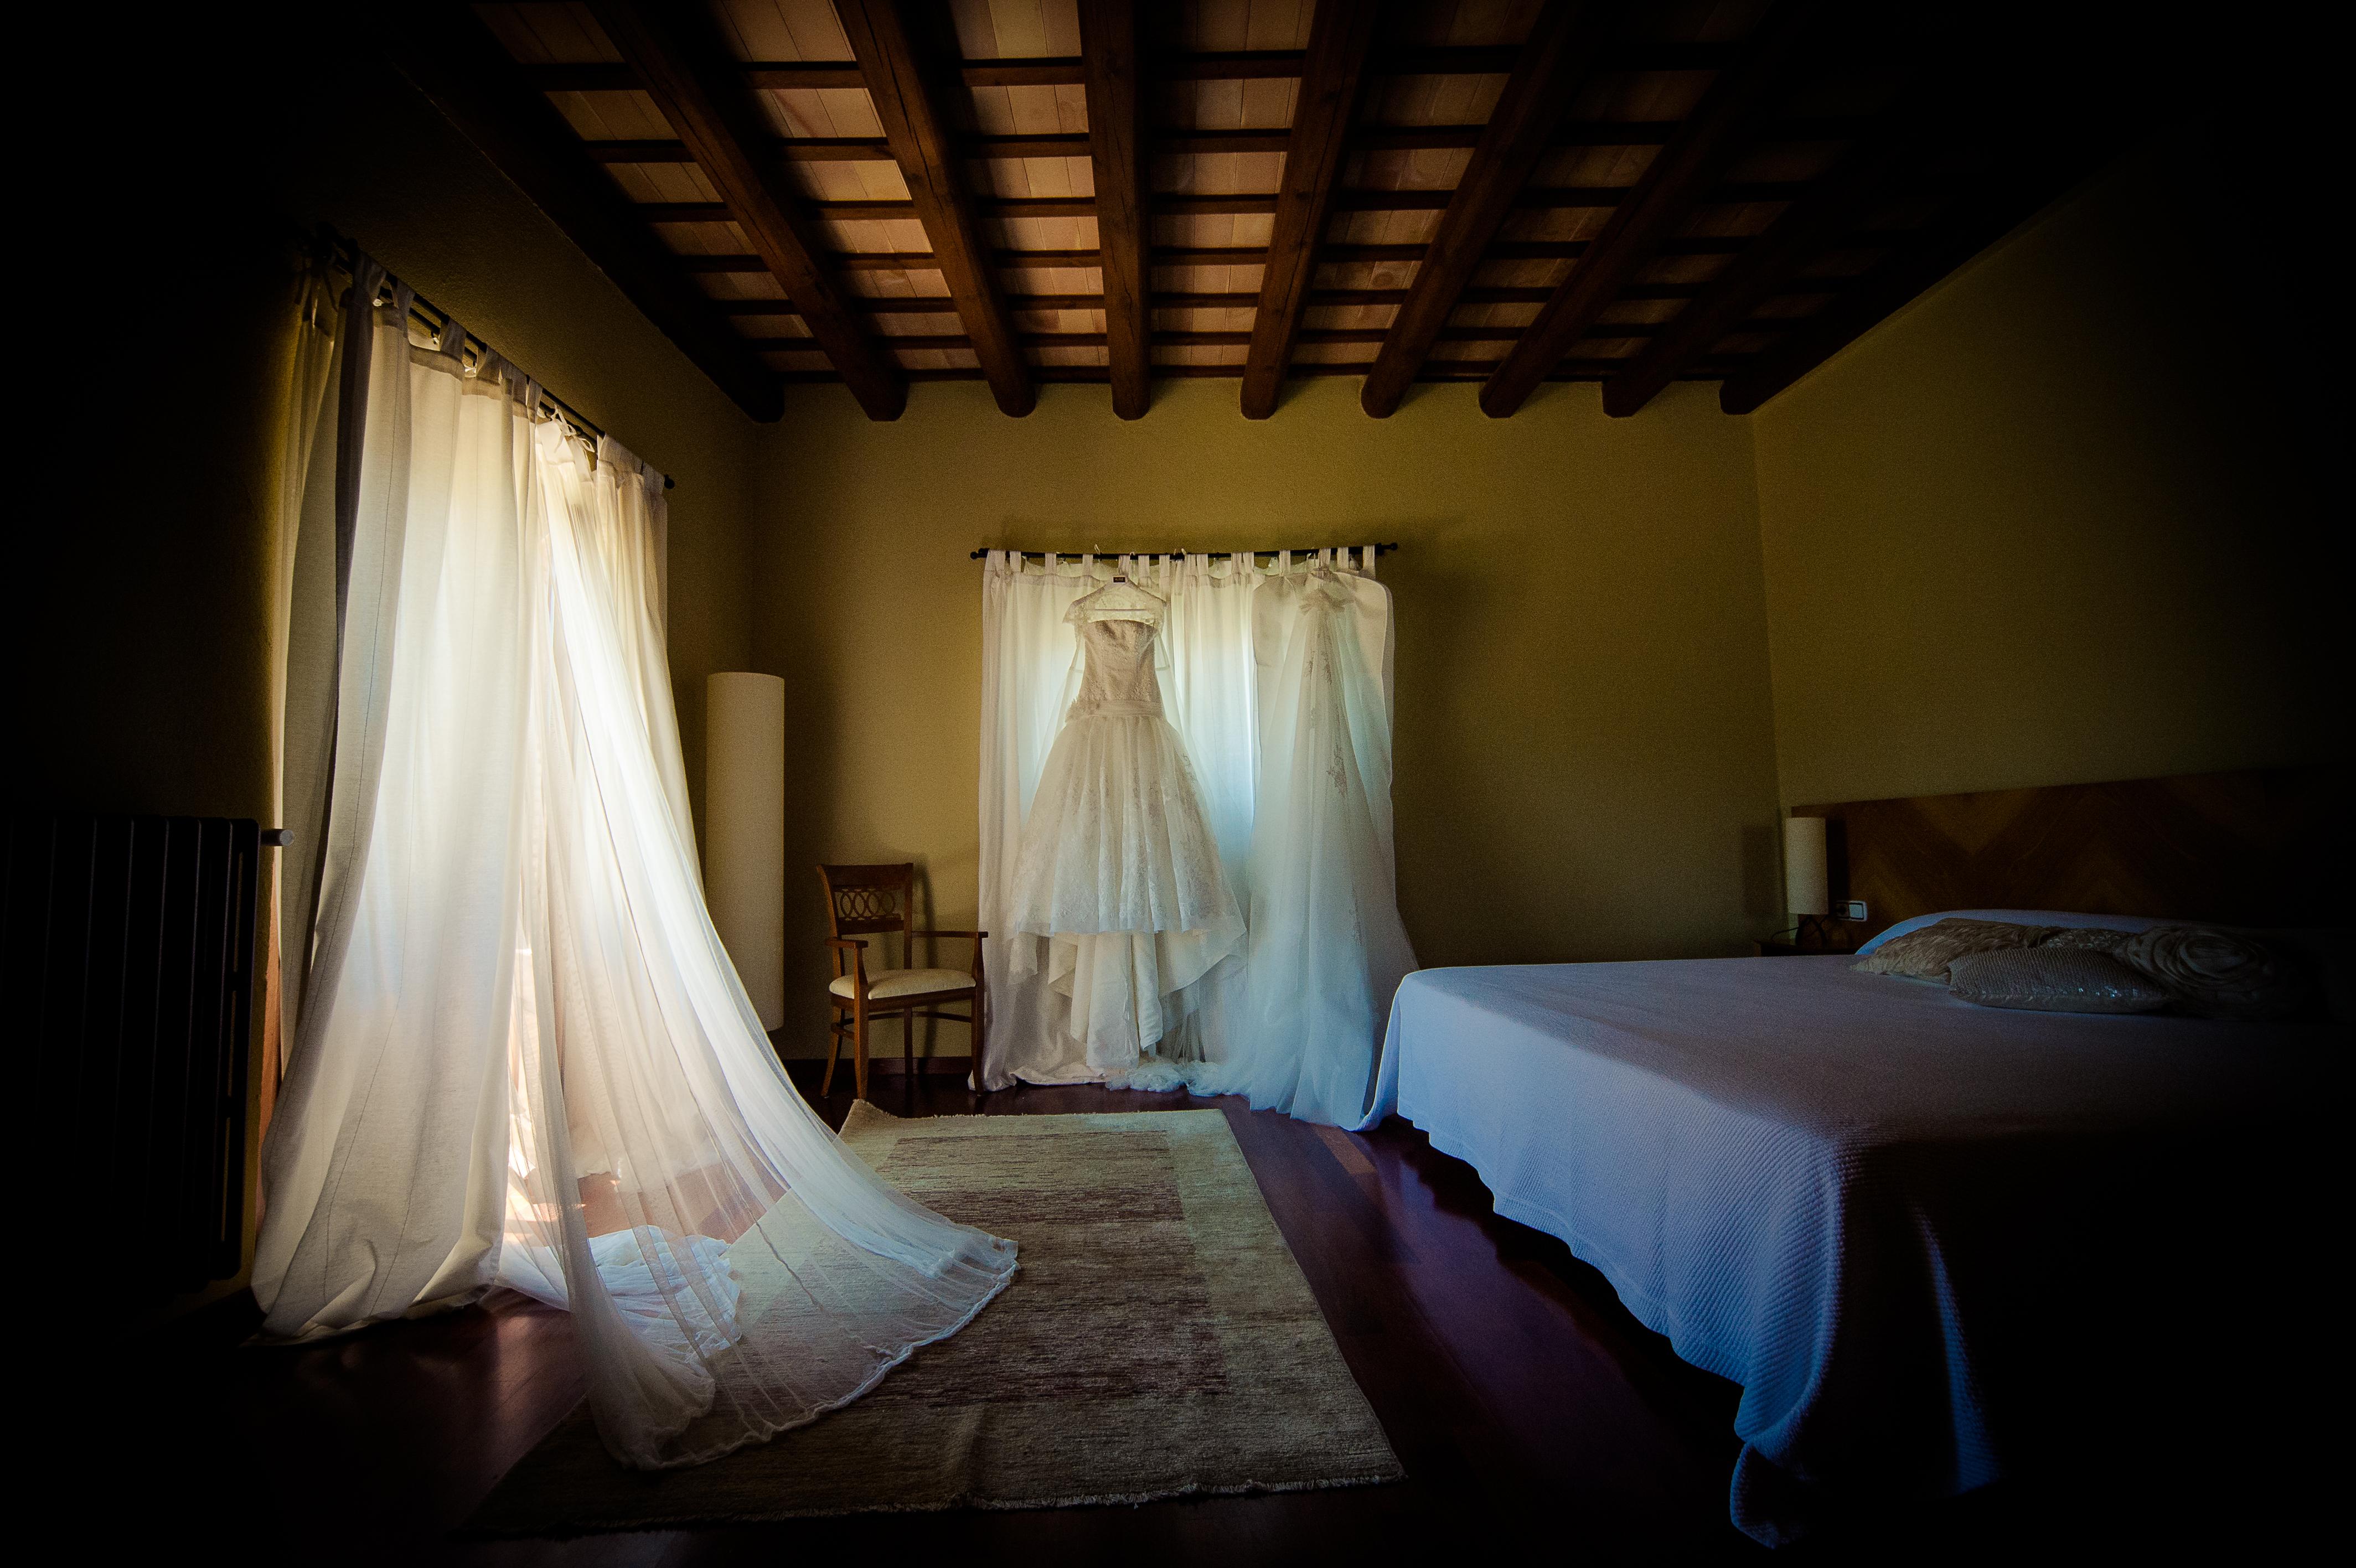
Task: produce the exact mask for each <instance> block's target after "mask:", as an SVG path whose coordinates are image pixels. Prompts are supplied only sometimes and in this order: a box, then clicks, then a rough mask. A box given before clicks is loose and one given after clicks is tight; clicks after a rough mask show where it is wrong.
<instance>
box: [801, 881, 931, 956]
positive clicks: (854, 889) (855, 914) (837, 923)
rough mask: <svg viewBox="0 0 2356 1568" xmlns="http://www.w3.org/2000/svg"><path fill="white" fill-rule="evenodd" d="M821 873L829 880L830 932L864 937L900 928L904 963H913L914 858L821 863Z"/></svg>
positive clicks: (827, 882) (828, 910)
mask: <svg viewBox="0 0 2356 1568" xmlns="http://www.w3.org/2000/svg"><path fill="white" fill-rule="evenodd" d="M818 874H819V877H820V878H822V879H824V880H825V882H826V918H827V921H828V923H829V925H830V934H832V935H835V936H863V935H866V934H868V933H871V932H879V931H881V932H891V931H896V932H898V933H900V954H901V962H902V963H904V964H905V963H909V962H912V960H911V959H910V958H909V956H908V955H909V953H910V948H909V940H910V939H909V934H908V933H909V932H910V930H911V929H912V928H914V926H915V925H916V862H915V861H914V860H910V861H907V862H905V864H902V865H897V866H820V867H819V869H818ZM877 966H878V967H880V966H881V965H877Z"/></svg>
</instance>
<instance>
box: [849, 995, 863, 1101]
mask: <svg viewBox="0 0 2356 1568" xmlns="http://www.w3.org/2000/svg"><path fill="white" fill-rule="evenodd" d="M851 1052H852V1055H851V1076H852V1078H853V1079H854V1080H856V1082H857V1083H858V1087H859V1097H860V1098H861V1099H862V1100H864V1099H865V1098H867V1013H866V1010H865V1009H864V1008H862V1009H861V1010H860V1011H859V1012H857V1013H855V1014H853V1015H852V1017H851Z"/></svg>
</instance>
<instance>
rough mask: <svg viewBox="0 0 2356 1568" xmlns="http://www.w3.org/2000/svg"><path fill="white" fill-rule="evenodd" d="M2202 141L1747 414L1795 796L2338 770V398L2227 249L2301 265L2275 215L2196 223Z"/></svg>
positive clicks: (2242, 170) (2124, 168) (2153, 164)
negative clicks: (2319, 393)
mask: <svg viewBox="0 0 2356 1568" xmlns="http://www.w3.org/2000/svg"><path fill="white" fill-rule="evenodd" d="M2218 146H2219V144H2218V143H2217V141H2216V140H2215V137H2214V135H2213V133H2211V131H2209V130H2207V129H2200V130H2199V134H2197V135H2188V136H2187V137H2185V138H2182V139H2179V140H2178V141H2175V142H2172V143H2169V144H2163V145H2160V146H2157V147H2154V148H2151V149H2149V150H2147V151H2145V152H2143V153H2141V154H2139V155H2136V156H2133V157H2130V158H2128V159H2127V160H2126V161H2125V162H2123V163H2121V164H2120V165H2117V166H2115V167H2114V168H2112V169H2110V170H2109V171H2107V172H2106V173H2104V174H2103V175H2102V176H2099V177H2098V178H2096V179H2095V180H2094V181H2093V182H2092V183H2091V184H2090V185H2089V186H2088V187H2085V188H2084V189H2083V190H2081V191H2080V192H2078V193H2077V194H2076V195H2075V196H2073V197H2072V198H2071V199H2069V200H2067V201H2065V202H2062V203H2061V204H2060V205H2058V206H2057V207H2055V208H2051V209H2049V210H2048V211H2047V212H2046V213H2044V214H2043V215H2041V216H2040V218H2039V219H2037V220H2036V221H2034V222H2033V223H2031V224H2030V225H2029V226H2028V227H2027V228H2026V229H2024V230H2023V231H2022V232H2020V233H2019V234H2017V235H2016V236H2014V237H2013V238H2012V239H2011V240H2009V241H2008V243H2006V244H2004V245H2001V246H1999V247H1997V248H1996V249H1995V250H1993V251H1990V252H1989V253H1987V254H1986V255H1984V256H1983V257H1981V258H1980V259H1979V261H1977V262H1976V263H1975V264H1973V265H1972V266H1970V267H1968V268H1966V269H1965V270H1964V271H1963V272H1960V273H1958V274H1957V275H1955V276H1954V277H1952V278H1950V279H1949V280H1948V281H1947V282H1946V283H1944V284H1943V285H1942V286H1941V287H1939V288H1937V289H1934V290H1933V291H1932V292H1931V293H1929V294H1928V295H1926V296H1925V297H1924V298H1922V299H1921V300H1919V301H1917V302H1916V303H1915V304H1914V305H1913V306H1912V307H1911V308H1910V309H1909V310H1907V311H1906V312H1905V313H1903V314H1902V315H1900V316H1899V317H1897V318H1894V319H1893V320H1891V321H1890V322H1887V323H1885V324H1884V325H1882V326H1880V327H1879V329H1877V330H1876V331H1875V332H1873V333H1871V334H1870V335H1869V336H1866V337H1865V338H1863V339H1861V340H1860V341H1859V342H1858V343H1857V344H1855V345H1853V346H1852V347H1850V348H1849V349H1847V351H1846V352H1845V353H1843V354H1842V355H1840V356H1839V357H1837V358H1835V359H1834V360H1832V361H1831V362H1830V363H1829V364H1827V365H1826V366H1825V367H1824V368H1821V369H1819V370H1818V371H1817V372H1816V373H1815V375H1814V376H1812V377H1810V378H1809V379H1806V380H1805V381H1803V382H1802V383H1800V384H1799V385H1798V386H1796V387H1794V389H1791V390H1789V391H1787V392H1785V393H1784V394H1783V396H1782V397H1780V398H1778V399H1776V400H1774V401H1772V402H1771V403H1769V404H1768V405H1767V406H1766V407H1765V408H1763V409H1762V410H1761V411H1759V412H1758V413H1757V414H1756V415H1754V416H1752V419H1751V423H1752V425H1753V427H1754V441H1755V444H1756V448H1757V452H1758V464H1759V510H1760V528H1761V538H1762V546H1763V553H1764V557H1765V568H1766V581H1767V606H1768V635H1769V644H1770V646H1771V648H1772V657H1773V667H1774V690H1775V732H1776V741H1777V752H1778V763H1779V766H1780V771H1781V776H1782V791H1783V799H1784V801H1785V803H1786V804H1792V805H1797V804H1804V803H1809V802H1820V801H1837V800H1858V799H1875V798H1880V797H1884V796H1890V795H1929V794H1939V793H1944V792H1947V791H1954V790H1970V789H1992V788H2008V787H2014V786H2022V785H2031V784H2069V783H2091V782H2095V781H2099V780H2104V779H2119V778H2139V777H2148V776H2154V775H2160V774H2167V773H2198V772H2206V771H2210V770H2222V769H2231V768H2243V767H2254V766H2262V765H2267V764H2275V763H2298V762H2309V761H2317V760H2322V759H2324V758H2326V757H2328V756H2331V755H2335V754H2344V753H2345V750H2346V747H2347V742H2348V735H2349V731H2348V712H2349V704H2348V702H2347V700H2346V690H2345V683H2346V679H2347V675H2346V672H2347V670H2348V669H2349V667H2350V666H2351V648H2350V645H2349V633H2348V623H2347V618H2346V613H2345V610H2344V604H2345V602H2346V596H2347V590H2346V583H2347V577H2346V575H2345V572H2346V559H2345V555H2344V549H2345V547H2344V545H2342V546H2340V549H2339V551H2337V552H2334V551H2331V550H2327V549H2326V548H2325V545H2324V543H2323V539H2322V535H2323V531H2324V529H2325V528H2326V527H2327V525H2329V527H2331V528H2334V529H2335V530H2336V529H2338V528H2343V527H2344V512H2345V506H2344V504H2342V505H2340V507H2337V508H2335V510H2336V511H2337V512H2338V513H2340V514H2342V517H2340V518H2338V519H2333V518H2327V517H2326V514H2325V511H2324V508H2323V504H2322V502H2321V501H2320V499H2319V488H2318V487H2317V486H2316V485H2315V484H2314V483H2313V482H2312V480H2311V478H2310V475H2311V474H2312V472H2313V469H2314V465H2315V464H2316V462H2317V459H2318V458H2319V455H2320V454H2319V452H2318V451H2316V450H2315V446H2314V436H2313V432H2314V429H2315V425H2316V423H2317V422H2319V421H2311V420H2310V419H2309V418H2308V415H2309V414H2310V413H2312V412H2315V411H2320V410H2321V409H2322V408H2324V407H2325V406H2327V405H2326V404H2323V403H2311V404H2310V402H2309V399H2310V397H2311V393H2310V390H2309V389H2308V388H2307V387H2306V386H2305V385H2303V384H2302V381H2301V379H2300V369H2299V368H2298V367H2297V366H2295V365H2294V366H2291V367H2284V366H2281V365H2279V364H2278V363H2276V361H2275V360H2274V359H2273V358H2272V357H2270V356H2269V354H2268V352H2267V351H2266V346H2265V344H2264V343H2262V342H2260V341H2257V337H2258V335H2259V334H2261V333H2273V332H2274V331H2275V330H2276V326H2277V324H2278V323H2279V322H2280V321H2282V320H2284V319H2286V318H2283V317H2280V316H2278V315H2277V314H2276V302H2275V301H2274V300H2273V299H2272V295H2273V294H2274V293H2275V292H2276V289H2277V288H2278V287H2279V286H2280V283H2279V280H2275V281H2273V286H2269V280H2267V279H2266V278H2265V277H2264V276H2263V275H2260V276H2257V277H2253V276H2251V275H2249V274H2248V273H2247V272H2244V271H2243V270H2241V269H2239V268H2237V267H2236V265H2235V263H2234V257H2235V256H2236V254H2237V253H2249V252H2251V251H2254V252H2255V253H2257V254H2258V255H2259V256H2261V257H2262V258H2265V259H2268V260H2273V261H2276V264H2278V265H2286V266H2289V267H2291V268H2292V269H2293V270H2294V271H2295V270H2296V268H2297V261H2295V259H2292V257H2291V256H2287V255H2286V254H2284V253H2282V252H2276V251H2273V249H2272V247H2271V246H2269V245H2267V244H2265V243H2262V242H2258V241H2256V240H2254V235H2253V229H2252V225H2253V223H2254V222H2257V221H2260V220H2262V219H2265V218H2266V217H2269V216H2274V217H2278V216H2279V209H2270V208H2265V207H2264V206H2261V208H2260V210H2257V211H2254V212H2251V213H2248V214H2244V213H2241V212H2238V211H2236V210H2234V209H2233V208H2227V209H2225V210H2222V211H2204V212H2201V213H2200V214H2197V215H2196V214H2192V213H2190V212H2189V211H2188V209H2187V208H2186V207H2185V204H2184V201H2183V197H2182V193H2183V191H2184V189H2185V188H2186V183H2185V182H2186V181H2187V180H2188V179H2190V180H2192V181H2194V182H2195V183H2200V182H2201V180H2202V178H2203V176H2204V175H2207V174H2211V173H2213V174H2215V175H2216V176H2217V177H2216V178H2215V180H2214V181H2213V186H2214V188H2217V189H2219V190H2220V191H2225V190H2233V189H2242V188H2245V186H2244V181H2245V176H2246V170H2247V169H2249V168H2250V167H2253V166H2254V164H2244V163H2241V162H2239V161H2237V160H2235V159H2233V157H2232V156H2231V155H2230V154H2227V155H2225V156H2224V157H2222V158H2217V157H2215V156H2213V155H2214V154H2215V152H2216V150H2217V147H2218ZM2218 162H2222V163H2226V164H2230V165H2233V167H2232V169H2231V170H2230V171H2228V170H2222V169H2212V168H2211V165H2212V163H2218ZM2284 347H2290V348H2291V349H2292V350H2293V351H2294V353H2296V354H2298V355H2300V356H2302V357H2305V356H2308V355H2309V354H2311V346H2308V345H2300V344H2289V343H2286V344H2285V345H2284ZM2331 439H2333V440H2335V441H2336V440H2337V439H2339V437H2338V436H2337V434H2336V432H2335V433H2334V434H2333V436H2332V438H2331ZM2335 553H2336V554H2337V557H2338V559H2336V560H2335V559H2333V557H2334V555H2335Z"/></svg>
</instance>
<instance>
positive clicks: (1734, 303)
mask: <svg viewBox="0 0 2356 1568" xmlns="http://www.w3.org/2000/svg"><path fill="white" fill-rule="evenodd" d="M1929 119H1930V115H1929V114H1928V113H1927V112H1926V106H1925V103H1924V101H1923V100H1922V98H1921V97H1919V96H1917V95H1915V94H1912V93H1909V94H1907V95H1903V96H1902V97H1901V104H1900V106H1899V107H1898V108H1896V109H1894V110H1892V111H1891V112H1890V113H1889V114H1888V115H1886V116H1885V117H1884V120H1883V123H1881V124H1880V125H1879V126H1878V127H1876V129H1875V131H1874V133H1870V134H1868V135H1866V136H1863V137H1860V138H1859V139H1858V142H1857V143H1856V144H1854V145H1853V146H1851V147H1850V148H1849V150H1848V151H1847V153H1846V154H1845V155H1843V156H1842V158H1841V161H1840V162H1839V163H1838V164H1837V165H1834V167H1833V169H1832V171H1831V172H1830V173H1829V174H1827V175H1826V176H1825V178H1824V179H1823V180H1822V181H1820V182H1818V183H1817V184H1816V185H1815V187H1813V188H1812V189H1810V190H1809V192H1808V193H1807V194H1806V195H1805V196H1804V197H1801V198H1800V199H1799V200H1797V201H1795V202H1794V203H1793V204H1792V205H1791V206H1790V207H1788V208H1785V209H1784V210H1783V213H1782V215H1781V216H1779V217H1778V218H1777V219H1775V221H1774V222H1773V223H1772V224H1770V225H1769V226H1768V229H1767V231H1766V232H1765V233H1764V234H1762V235H1761V236H1760V237H1759V238H1758V239H1757V240H1753V241H1752V242H1751V244H1750V246H1748V247H1747V248H1746V249H1745V250H1744V251H1743V252H1742V254H1740V256H1737V257H1736V258H1735V259H1734V260H1733V261H1732V262H1730V264H1729V265H1728V266H1727V268H1726V270H1725V271H1724V272H1720V273H1719V275H1718V277H1717V278H1716V279H1714V280H1713V281H1712V282H1711V283H1710V285H1709V287H1708V288H1707V289H1705V290H1703V291H1702V293H1700V294H1699V295H1698V296H1697V298H1696V299H1695V300H1694V302H1693V303H1692V304H1689V305H1687V307H1686V308H1685V309H1684V310H1683V311H1681V312H1679V313H1678V315H1677V317H1676V320H1675V321H1673V322H1671V323H1670V324H1669V326H1668V329H1667V330H1666V331H1665V332H1663V333H1662V334H1661V335H1660V336H1656V337H1655V338H1654V339H1653V342H1652V344H1651V346H1650V347H1647V348H1646V349H1645V350H1644V353H1643V354H1642V355H1641V356H1639V357H1637V359H1636V361H1635V363H1634V364H1633V365H1631V366H1629V367H1628V368H1627V369H1626V370H1624V371H1622V372H1621V373H1620V374H1619V375H1617V376H1614V377H1613V378H1612V379H1611V380H1609V381H1607V382H1605V383H1604V386H1603V411H1604V412H1605V413H1607V414H1610V415H1611V416H1612V417H1613V418H1614V419H1625V418H1627V417H1628V416H1630V415H1631V414H1633V413H1635V412H1636V411H1638V410H1640V409H1642V408H1643V407H1644V405H1645V404H1646V403H1648V402H1650V401H1652V400H1653V399H1654V398H1655V397H1656V396H1658V395H1659V394H1660V391H1661V389H1663V388H1665V387H1666V386H1667V385H1668V384H1669V383H1670V382H1671V381H1673V380H1675V379H1676V378H1677V377H1678V376H1680V375H1682V374H1683V373H1684V372H1685V370H1686V369H1687V367H1689V366H1690V365H1692V364H1693V363H1694V362H1696V361H1697V360H1698V359H1700V358H1702V357H1704V356H1705V355H1707V354H1708V353H1709V352H1710V350H1711V349H1712V348H1714V347H1717V345H1718V341H1719V339H1720V338H1722V337H1724V336H1726V335H1727V334H1728V333H1730V332H1734V331H1739V330H1740V329H1741V327H1742V323H1743V318H1744V317H1746V316H1748V315H1750V314H1751V311H1752V310H1754V309H1755V308H1757V307H1758V305H1759V304H1761V303H1762V302H1763V301H1764V300H1766V299H1767V298H1768V297H1769V296H1770V295H1772V294H1773V293H1776V292H1777V291H1778V290H1780V289H1782V288H1783V286H1784V285H1785V284H1787V283H1790V282H1791V280H1792V279H1793V278H1794V276H1796V275H1797V274H1798V272H1799V271H1800V269H1801V268H1803V267H1804V266H1806V265H1807V264H1808V263H1809V262H1811V261H1815V259H1816V258H1817V257H1819V256H1821V255H1823V254H1824V253H1825V252H1826V251H1829V250H1831V249H1832V248H1833V247H1835V246H1836V245H1837V244H1839V243H1840V241H1841V240H1844V239H1845V238H1847V236H1848V235H1849V234H1850V233H1852V232H1854V231H1855V230H1856V229H1857V228H1858V225H1859V224H1860V223H1861V222H1862V221H1863V220H1864V219H1866V218H1867V217H1868V216H1869V213H1870V211H1871V208H1872V207H1873V204H1874V203H1875V202H1876V201H1878V200H1881V199H1883V198H1885V197H1887V195H1888V193H1889V191H1890V186H1891V182H1892V180H1893V179H1894V178H1895V177H1896V176H1898V174H1899V173H1900V172H1901V170H1902V169H1904V168H1905V167H1906V165H1908V164H1909V163H1910V162H1912V161H1913V160H1915V159H1917V158H1919V157H1921V156H1922V154H1923V151H1924V147H1923V140H1924V135H1925V133H1927V132H1928V131H1929V130H1930V129H1931V127H1930V125H1929V123H1928V121H1929ZM1623 293H1624V291H1623Z"/></svg>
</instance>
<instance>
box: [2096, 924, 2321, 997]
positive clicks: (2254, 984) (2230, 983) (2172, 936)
mask: <svg viewBox="0 0 2356 1568" xmlns="http://www.w3.org/2000/svg"><path fill="white" fill-rule="evenodd" d="M2118 956H2119V958H2120V959H2121V960H2122V961H2123V962H2125V963H2127V964H2131V965H2134V966H2135V967H2136V968H2137V969H2140V970H2142V971H2143V972H2144V973H2145V974H2146V975H2147V976H2150V977H2151V978H2152V979H2154V980H2157V981H2158V982H2159V984H2161V985H2163V986H2165V987H2168V988H2169V990H2170V991H2173V992H2174V993H2175V994H2176V998H2177V1002H2178V1004H2179V1007H2180V1008H2182V1010H2184V1011H2185V1012H2188V1013H2195V1014H2198V1015H2200V1016H2201V1017H2203V1018H2212V1019H2286V1018H2290V1017H2292V1016H2294V1015H2296V1014H2297V1013H2300V1012H2302V1011H2305V1010H2306V1009H2307V1008H2308V1002H2309V998H2310V996H2311V993H2312V987H2311V985H2310V984H2309V982H2308V976H2307V974H2306V972H2305V971H2304V970H2303V969H2302V968H2300V967H2299V965H2297V964H2296V963H2295V962H2293V961H2292V960H2290V959H2289V958H2286V957H2285V956H2284V955H2282V954H2280V953H2277V952H2276V950H2275V949H2274V948H2272V947H2270V946H2268V945H2266V944H2265V943H2263V942H2258V941H2256V940H2254V939H2253V938H2251V937H2247V936H2244V935H2241V934H2239V933H2235V932H2231V931H2217V930H2212V929H2211V928H2210V927H2207V926H2200V925H2159V926H2154V927H2153V928H2152V929H2151V930H2149V931H2147V932H2142V933H2138V934H2136V936H2134V937H2131V938H2129V939H2128V940H2127V941H2126V943H2125V944H2122V945H2121V946H2120V947H2119V949H2118Z"/></svg>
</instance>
